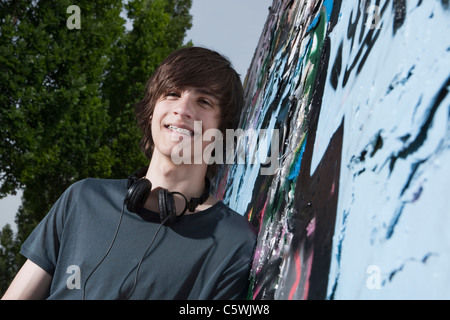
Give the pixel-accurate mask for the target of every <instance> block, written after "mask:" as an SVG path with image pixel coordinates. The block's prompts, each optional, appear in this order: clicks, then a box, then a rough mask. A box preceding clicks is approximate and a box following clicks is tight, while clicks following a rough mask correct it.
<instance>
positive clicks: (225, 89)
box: [136, 47, 243, 174]
mask: <svg viewBox="0 0 450 320" xmlns="http://www.w3.org/2000/svg"><path fill="white" fill-rule="evenodd" d="M187 87H194V88H206V89H209V90H210V91H212V93H213V94H214V95H216V96H217V97H218V99H219V107H220V126H219V130H220V131H222V134H223V137H224V139H225V137H226V135H225V130H226V129H236V128H237V126H238V123H239V118H240V115H241V110H242V107H243V88H242V83H241V80H240V78H239V75H238V74H237V72H236V71H235V70H234V69H233V67H232V65H231V63H230V61H229V60H228V59H227V58H225V57H224V56H222V55H221V54H219V53H217V52H216V51H212V50H209V49H206V48H201V47H188V48H183V49H179V50H177V51H175V52H173V53H171V54H170V55H169V56H168V57H167V58H166V59H165V60H164V61H163V62H162V63H161V64H160V65H159V67H158V68H157V69H156V71H155V72H154V74H153V75H152V76H151V77H150V79H149V80H148V82H147V85H146V89H145V95H144V98H143V99H142V100H141V101H140V102H139V103H137V105H136V120H137V124H138V126H139V128H140V129H141V130H142V133H143V137H142V141H141V149H142V151H143V152H144V154H145V155H146V156H147V157H148V158H149V159H150V158H151V155H152V152H153V147H154V143H153V139H152V134H151V119H152V116H153V110H154V108H155V105H156V103H157V102H158V100H159V99H160V98H161V97H162V96H163V95H164V94H166V93H168V92H170V90H173V89H180V88H187ZM223 142H224V146H225V145H226V141H225V140H224V141H223ZM211 166H212V167H211ZM209 167H211V168H208V170H209V172H210V174H211V173H214V172H215V169H216V168H215V167H216V166H214V165H210V166H209ZM210 169H212V172H211V170H210Z"/></svg>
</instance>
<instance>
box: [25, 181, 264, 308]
mask: <svg viewBox="0 0 450 320" xmlns="http://www.w3.org/2000/svg"><path fill="white" fill-rule="evenodd" d="M126 192H127V181H126V180H102V179H85V180H82V181H79V182H77V183H75V184H73V185H72V186H71V187H69V188H68V189H67V190H66V191H65V192H64V193H63V195H62V196H61V197H60V199H59V200H58V201H57V202H56V203H55V204H54V206H53V207H52V209H51V210H50V212H49V213H48V214H47V215H46V217H45V218H44V219H43V220H42V221H41V223H40V224H39V225H38V226H37V227H36V229H35V230H34V231H33V232H32V233H31V235H30V236H29V237H28V239H27V240H26V241H25V242H24V243H23V245H22V249H21V253H22V254H23V255H24V256H25V257H26V258H28V259H30V260H31V261H33V262H34V263H36V264H37V265H38V266H40V267H41V268H42V269H44V270H45V271H46V272H47V273H49V274H50V275H52V276H53V279H52V284H51V288H50V296H49V299H81V298H82V295H83V291H84V294H85V298H86V299H125V298H127V297H128V296H129V294H130V293H131V292H132V290H133V289H132V288H133V286H134V281H135V276H136V271H137V267H138V264H139V261H140V260H141V258H142V257H143V256H144V253H145V251H146V250H147V248H148V246H149V244H150V242H151V240H152V238H153V236H154V234H155V232H156V230H157V229H158V227H159V226H160V221H159V216H158V214H157V213H155V212H151V211H147V210H142V211H141V212H140V213H139V214H135V213H130V212H129V211H128V210H127V209H126V207H125V208H124V213H123V218H122V221H121V224H120V228H119V231H118V234H117V238H116V240H115V242H114V244H113V246H112V248H111V250H110V252H109V254H108V255H107V256H106V258H105V260H104V261H103V262H102V263H101V264H100V266H99V267H98V269H97V270H96V271H95V272H94V273H92V271H93V270H94V268H95V267H96V266H97V265H98V263H99V262H100V260H101V259H102V258H103V256H104V255H105V253H106V252H107V250H108V247H109V246H110V244H111V241H112V239H113V236H114V233H115V230H116V228H117V225H118V222H119V218H120V213H121V209H122V205H123V199H124V197H125V195H126ZM255 241H256V237H255V231H254V229H253V228H252V227H251V225H250V224H249V223H248V222H247V221H246V219H245V218H244V217H242V216H241V215H239V214H238V213H236V212H234V211H233V210H231V209H230V208H228V207H227V206H226V205H225V204H223V203H222V202H220V201H219V202H218V203H216V204H215V205H214V206H212V207H211V208H209V209H207V210H204V211H201V212H198V213H195V214H191V215H185V216H182V217H180V218H178V219H177V220H176V222H175V224H173V225H172V226H170V227H167V226H163V227H162V228H161V230H160V232H159V233H158V235H157V236H156V238H155V242H154V243H153V245H152V246H151V249H150V250H149V252H148V253H147V255H145V258H144V259H143V261H142V265H141V266H140V269H139V274H138V278H137V282H136V285H135V287H134V292H133V294H132V296H131V297H130V299H142V300H143V299H244V298H245V295H246V292H247V288H248V276H249V271H250V267H251V260H252V254H253V250H254V247H255ZM91 273H92V275H91V276H90V278H89V281H88V282H87V283H86V286H85V281H86V278H87V277H88V276H89V275H90V274H91Z"/></svg>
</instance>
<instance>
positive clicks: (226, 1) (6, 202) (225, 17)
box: [0, 0, 272, 231]
mask: <svg viewBox="0 0 450 320" xmlns="http://www.w3.org/2000/svg"><path fill="white" fill-rule="evenodd" d="M271 5H272V0H193V1H192V8H191V15H192V16H193V20H192V28H191V29H190V30H189V31H188V32H187V35H186V39H185V41H186V42H187V41H189V40H191V41H192V42H193V44H194V45H196V46H202V47H206V48H209V49H212V50H215V51H217V52H219V53H221V54H222V55H224V56H226V57H227V58H228V59H229V60H230V61H231V63H232V64H233V66H234V68H235V69H236V71H237V72H238V73H239V74H240V75H241V79H242V81H243V80H244V78H245V75H246V74H247V69H248V67H249V66H250V63H251V61H252V58H253V53H254V51H255V49H256V45H257V44H258V41H259V37H260V35H261V32H262V30H263V27H264V23H265V22H266V19H267V16H268V13H269V10H268V9H269V7H270V6H271ZM81 18H82V16H81ZM21 195H22V192H20V191H19V192H18V194H17V195H16V196H8V197H6V198H3V199H0V230H1V229H2V228H3V226H4V225H5V224H7V223H9V224H10V225H11V227H12V229H13V230H14V231H16V230H17V228H16V225H15V223H14V218H15V215H16V213H17V209H18V208H19V206H20V203H21V199H20V198H21Z"/></svg>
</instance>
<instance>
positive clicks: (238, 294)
mask: <svg viewBox="0 0 450 320" xmlns="http://www.w3.org/2000/svg"><path fill="white" fill-rule="evenodd" d="M255 244H256V239H254V238H252V239H251V240H250V241H249V242H247V243H246V244H245V245H243V246H242V247H241V248H240V249H239V250H238V251H237V252H236V254H235V255H234V258H233V260H232V262H231V264H230V265H229V267H228V268H227V269H226V270H225V272H224V273H223V274H222V276H221V279H220V281H219V283H218V285H217V287H216V290H215V294H214V296H213V297H212V299H214V300H244V299H246V296H247V293H248V289H249V277H250V269H251V263H252V257H253V251H254V247H255Z"/></svg>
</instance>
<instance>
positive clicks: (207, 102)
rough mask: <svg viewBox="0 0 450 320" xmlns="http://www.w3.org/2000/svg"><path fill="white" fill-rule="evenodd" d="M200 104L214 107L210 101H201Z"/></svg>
mask: <svg viewBox="0 0 450 320" xmlns="http://www.w3.org/2000/svg"><path fill="white" fill-rule="evenodd" d="M198 102H199V103H200V105H202V106H205V107H212V106H213V103H212V102H211V101H210V100H208V99H199V100H198Z"/></svg>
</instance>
